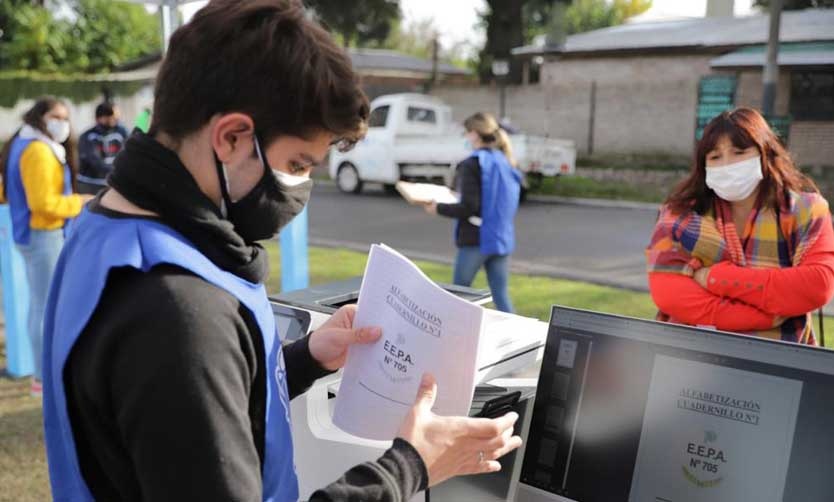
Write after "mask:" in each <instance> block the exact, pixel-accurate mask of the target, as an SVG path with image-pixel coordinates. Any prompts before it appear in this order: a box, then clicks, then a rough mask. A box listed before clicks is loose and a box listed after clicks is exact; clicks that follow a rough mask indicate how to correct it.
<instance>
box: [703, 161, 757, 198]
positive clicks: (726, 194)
mask: <svg viewBox="0 0 834 502" xmlns="http://www.w3.org/2000/svg"><path fill="white" fill-rule="evenodd" d="M762 179H764V176H763V175H762V162H761V157H753V158H752V159H747V160H742V161H740V162H736V163H734V164H728V165H726V166H724V167H708V168H707V186H708V187H710V188H711V189H712V190H713V191H714V192H715V193H716V194H717V195H718V196H719V197H721V198H722V199H724V200H727V201H730V202H737V201H740V200H744V199H746V198H747V197H750V195H751V194H752V193H753V192H754V191H755V190H756V187H758V186H759V182H761V180H762Z"/></svg>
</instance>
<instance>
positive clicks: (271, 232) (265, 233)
mask: <svg viewBox="0 0 834 502" xmlns="http://www.w3.org/2000/svg"><path fill="white" fill-rule="evenodd" d="M255 152H256V153H257V154H258V158H259V159H260V160H261V164H263V167H264V175H263V177H262V178H261V179H260V181H258V184H257V185H255V187H254V188H253V189H252V190H251V191H250V192H249V193H248V194H246V196H244V197H243V198H242V199H240V200H239V201H237V202H232V200H231V198H230V197H229V191H228V187H227V186H226V175H225V172H224V169H223V164H222V163H220V160H219V159H217V158H216V157H215V159H216V162H217V176H218V177H219V178H220V190H221V192H222V193H223V201H224V203H225V206H226V215H225V216H226V218H227V219H228V220H229V221H230V222H231V223H232V225H234V227H235V232H236V233H237V234H238V235H240V236H241V237H242V238H243V240H244V241H246V242H248V243H251V242H255V241H260V240H264V239H271V238H272V237H275V235H277V234H278V232H279V231H280V230H281V229H282V228H283V227H285V226H286V225H287V224H288V223H289V222H290V221H292V219H293V218H295V217H296V216H297V215H298V214H299V213H300V212H301V211H303V210H304V206H305V205H307V201H309V200H310V192H311V191H312V189H313V180H310V179H308V180H305V181H303V182H300V183H297V184H289V183H284V182H282V181H281V180H280V179H279V177H280V176H283V177H288V176H291V175H287V174H284V173H279V172H277V171H274V170H273V169H272V168H271V167H270V166H269V163H267V161H266V157H265V156H264V155H263V152H262V151H261V148H260V143H259V141H258V138H257V136H256V137H255ZM295 178H297V177H295Z"/></svg>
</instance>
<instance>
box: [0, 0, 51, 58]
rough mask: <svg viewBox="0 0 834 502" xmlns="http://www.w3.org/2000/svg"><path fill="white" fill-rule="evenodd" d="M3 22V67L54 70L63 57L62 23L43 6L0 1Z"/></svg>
mask: <svg viewBox="0 0 834 502" xmlns="http://www.w3.org/2000/svg"><path fill="white" fill-rule="evenodd" d="M0 12H2V17H3V21H4V24H3V26H4V28H3V36H2V38H0V42H2V45H0V59H2V61H3V63H4V64H3V67H4V68H13V69H20V70H43V71H55V70H57V69H58V68H59V66H60V64H61V62H62V60H63V57H64V43H65V41H66V39H67V37H66V29H67V26H66V23H61V22H56V21H55V20H54V19H53V18H52V15H51V14H50V13H49V11H48V10H47V9H46V8H44V7H43V5H41V4H39V3H34V2H28V1H19V0H18V1H15V0H2V3H0Z"/></svg>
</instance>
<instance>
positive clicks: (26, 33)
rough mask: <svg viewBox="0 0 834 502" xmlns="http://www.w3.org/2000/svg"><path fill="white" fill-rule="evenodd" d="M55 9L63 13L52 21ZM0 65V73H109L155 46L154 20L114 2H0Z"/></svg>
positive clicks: (140, 9)
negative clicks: (1, 24) (0, 67)
mask: <svg viewBox="0 0 834 502" xmlns="http://www.w3.org/2000/svg"><path fill="white" fill-rule="evenodd" d="M58 5H61V6H63V7H65V8H66V12H68V13H69V14H68V15H67V17H58V16H57V15H56V14H55V13H56V12H59V9H57V8H53V7H57V6H58ZM0 20H2V21H4V26H5V27H3V28H2V29H3V35H2V37H0V61H2V63H3V68H4V69H12V70H35V71H41V72H56V71H60V72H69V73H79V72H85V73H95V72H101V71H108V70H112V69H113V68H115V67H116V66H118V65H120V64H122V63H125V62H127V61H129V60H131V59H135V58H137V57H139V56H142V55H146V54H150V53H153V52H155V51H158V50H159V49H160V47H161V40H160V33H159V26H158V23H157V20H156V18H155V17H154V16H153V15H151V14H148V13H147V12H146V11H145V8H144V7H143V6H141V5H137V4H131V3H127V2H122V1H118V0H65V1H64V2H62V3H61V4H57V3H56V4H55V5H46V6H45V5H43V2H29V1H25V0H0Z"/></svg>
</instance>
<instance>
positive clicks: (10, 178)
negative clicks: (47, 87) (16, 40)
mask: <svg viewBox="0 0 834 502" xmlns="http://www.w3.org/2000/svg"><path fill="white" fill-rule="evenodd" d="M73 146H74V145H73V143H72V141H71V139H70V123H69V110H68V109H67V107H66V106H65V105H64V104H63V103H62V102H60V101H58V100H57V99H55V98H50V97H46V98H41V99H39V100H37V101H36V102H35V104H34V106H32V108H31V109H29V111H27V112H26V114H24V116H23V126H22V127H21V128H20V129H19V130H18V131H17V132H16V133H15V134H14V136H12V138H11V139H10V140H9V141H7V142H6V144H5V145H4V148H3V152H2V154H0V165H2V169H3V173H2V179H3V180H5V183H4V184H3V196H4V199H5V200H6V201H8V204H9V209H10V211H11V217H12V231H13V234H14V242H15V245H16V247H17V250H18V251H19V252H20V254H21V255H22V256H23V262H24V264H25V265H26V279H27V281H28V285H29V314H28V320H27V330H28V334H29V339H30V340H31V343H32V354H33V358H34V375H33V379H32V394H33V395H35V396H40V394H41V352H42V350H41V348H42V340H43V312H44V306H45V304H46V295H47V292H48V290H49V281H50V279H51V278H52V273H53V272H54V270H55V264H56V262H57V261H58V254H59V253H60V252H61V247H62V246H63V244H64V225H65V224H66V222H67V220H68V219H70V218H73V217H75V216H77V215H78V213H80V212H81V206H82V205H83V203H84V202H85V201H86V200H87V198H85V197H83V196H81V195H77V194H73V188H72V187H73V172H74V171H75V169H74V167H75V159H74V158H73Z"/></svg>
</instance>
